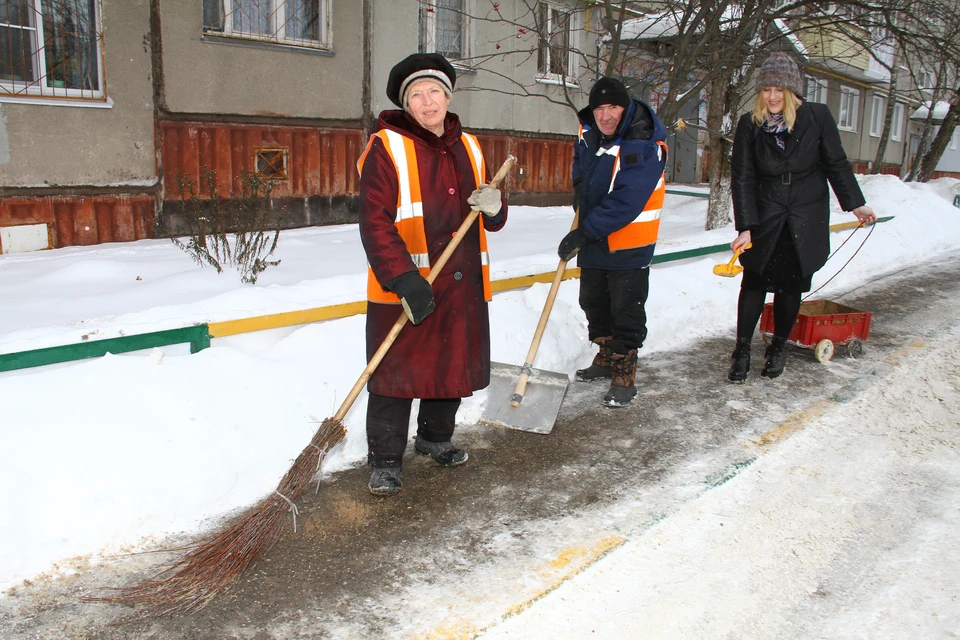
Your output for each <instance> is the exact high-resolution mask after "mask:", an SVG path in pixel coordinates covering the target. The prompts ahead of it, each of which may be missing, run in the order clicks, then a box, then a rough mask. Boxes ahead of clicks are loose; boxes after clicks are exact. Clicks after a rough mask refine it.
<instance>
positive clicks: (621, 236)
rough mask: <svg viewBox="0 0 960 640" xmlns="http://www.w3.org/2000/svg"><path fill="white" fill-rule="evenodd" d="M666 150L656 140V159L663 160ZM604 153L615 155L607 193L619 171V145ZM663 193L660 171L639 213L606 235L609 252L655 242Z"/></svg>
mask: <svg viewBox="0 0 960 640" xmlns="http://www.w3.org/2000/svg"><path fill="white" fill-rule="evenodd" d="M601 152H604V151H603V149H600V150H598V151H597V155H600V154H601ZM666 152H667V145H666V143H664V142H662V141H657V159H658V160H663V159H664V157H665V154H666ZM605 153H610V154H611V155H615V156H616V160H615V161H614V163H613V176H612V177H611V178H610V189H609V190H608V193H609V191H613V184H614V182H616V179H617V172H619V171H620V146H619V145H615V146H613V147H611V148H610V149H608V150H606V151H605ZM665 194H666V184H665V182H664V179H663V173H661V174H660V180H659V181H658V182H657V186H656V188H655V189H654V190H653V193H652V194H650V198H649V199H648V200H647V203H646V204H645V205H644V206H643V211H641V212H640V215H638V216H637V217H636V218H634V219H633V222H631V223H630V224H628V225H627V226H625V227H624V228H622V229H618V230H617V231H614V232H613V233H611V234H610V235H609V236H607V245H608V246H609V248H610V251H611V252H613V251H620V250H622V249H636V248H638V247H646V246H649V245H652V244H656V242H657V235H658V234H659V233H660V210H661V209H663V197H664V195H665Z"/></svg>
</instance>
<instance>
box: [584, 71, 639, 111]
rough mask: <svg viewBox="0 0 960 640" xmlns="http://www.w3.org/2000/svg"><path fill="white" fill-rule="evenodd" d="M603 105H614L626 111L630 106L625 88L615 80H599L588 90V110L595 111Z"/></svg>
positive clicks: (628, 95)
mask: <svg viewBox="0 0 960 640" xmlns="http://www.w3.org/2000/svg"><path fill="white" fill-rule="evenodd" d="M603 104H615V105H617V106H619V107H623V108H624V109H626V108H627V107H629V106H630V94H629V93H628V92H627V87H626V85H624V84H623V83H622V82H620V81H619V80H617V79H616V78H600V79H599V80H597V84H595V85H593V89H591V90H590V108H591V109H596V108H597V107H599V106H600V105H603Z"/></svg>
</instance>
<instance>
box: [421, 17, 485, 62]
mask: <svg viewBox="0 0 960 640" xmlns="http://www.w3.org/2000/svg"><path fill="white" fill-rule="evenodd" d="M459 2H460V9H454V11H459V12H460V15H461V25H460V30H461V31H460V33H461V36H460V37H461V40H460V55H459V56H458V57H452V56H449V55H448V54H447V52H442V51H441V52H440V53H442V54H443V55H444V56H446V57H447V58H448V59H449V60H450V62H451V63H452V64H453V65H454V66H457V67H462V68H464V69H467V68H469V67H470V62H469V60H470V57H471V50H472V45H473V42H472V40H473V39H472V37H471V31H472V29H471V27H472V25H471V20H470V0H459ZM419 4H420V18H419V20H420V21H421V23H420V24H419V25H418V36H417V40H418V50H419V51H420V52H421V53H436V52H437V44H436V43H437V11H436V5H437V0H420V2H419ZM425 9H427V10H425ZM429 9H433V11H430V10H429ZM424 20H425V22H423V21H424Z"/></svg>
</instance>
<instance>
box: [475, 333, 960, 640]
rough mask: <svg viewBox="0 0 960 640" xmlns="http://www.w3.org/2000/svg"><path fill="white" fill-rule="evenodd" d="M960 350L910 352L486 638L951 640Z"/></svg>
mask: <svg viewBox="0 0 960 640" xmlns="http://www.w3.org/2000/svg"><path fill="white" fill-rule="evenodd" d="M958 339H960V324H957V323H954V324H953V327H952V328H951V329H950V330H949V331H947V332H946V333H945V334H944V335H939V336H936V339H935V341H932V344H923V343H920V344H913V345H911V346H909V347H907V348H905V349H904V350H903V351H904V353H903V354H901V356H900V357H898V358H889V359H888V360H889V361H890V363H891V364H888V365H887V366H885V367H883V368H881V369H880V371H879V377H880V379H879V381H878V382H876V383H875V384H874V386H872V388H869V389H868V390H866V391H865V392H863V393H861V394H860V396H859V398H858V399H857V400H856V401H854V402H851V403H849V404H846V405H841V406H840V407H839V408H837V409H836V410H830V411H827V412H826V413H825V414H824V415H822V416H821V417H819V418H817V419H815V420H811V421H810V423H809V424H807V425H806V426H805V428H804V429H803V430H802V431H801V432H800V433H799V434H797V435H794V436H793V437H791V438H790V439H789V440H787V441H786V442H784V443H783V444H781V445H780V446H779V447H777V448H776V449H774V450H773V451H772V452H771V453H768V454H767V455H765V456H763V457H761V458H760V459H759V460H758V461H757V462H756V463H754V464H753V465H751V466H750V468H749V469H747V470H745V471H743V472H741V473H740V474H738V475H737V477H736V479H735V480H733V481H731V482H728V483H726V484H724V485H722V486H720V487H718V488H716V489H714V490H713V491H711V492H709V493H707V494H706V495H704V496H701V497H700V498H699V499H697V500H695V501H691V502H689V503H687V504H686V505H685V506H684V507H683V508H682V509H680V511H679V512H678V513H676V514H673V515H671V516H670V517H669V518H668V519H666V520H665V521H664V522H662V523H660V524H658V525H657V526H655V527H653V528H652V529H650V530H649V531H647V532H645V533H644V534H643V535H641V536H639V537H638V538H632V539H629V540H628V541H627V542H626V543H625V544H623V546H621V547H619V548H617V549H615V550H614V551H612V552H611V553H609V554H608V555H606V556H605V557H604V558H602V559H601V560H600V561H598V562H597V563H596V564H595V565H594V566H592V567H590V568H589V569H587V570H586V571H584V572H583V573H581V574H579V575H577V576H575V577H574V578H572V579H571V580H570V581H569V582H567V583H565V584H564V585H563V586H562V587H560V588H559V589H557V590H556V591H554V592H552V593H550V594H548V595H546V596H545V597H544V598H542V599H540V600H538V601H537V602H535V603H533V604H532V605H531V606H530V608H528V609H526V610H525V611H523V612H522V613H520V614H518V615H516V616H513V617H511V618H509V619H507V620H506V621H505V622H503V623H501V624H498V625H496V626H494V627H492V628H490V629H489V630H488V631H487V632H486V633H482V634H481V635H480V636H479V637H481V638H484V639H485V640H487V639H489V640H494V639H506V638H517V639H520V638H522V639H524V640H537V639H544V640H546V639H552V638H611V639H612V638H623V637H626V636H625V635H624V634H625V633H627V634H628V635H629V637H637V638H740V639H743V638H757V639H761V638H831V639H838V638H871V639H872V640H895V639H899V638H954V637H957V635H958V634H960V591H958V589H960V559H958V558H957V554H956V550H957V549H958V548H960V418H958V416H960V342H958ZM905 383H906V384H905ZM627 630H630V631H629V632H628V631H627Z"/></svg>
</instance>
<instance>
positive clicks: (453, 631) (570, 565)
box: [411, 534, 627, 640]
mask: <svg viewBox="0 0 960 640" xmlns="http://www.w3.org/2000/svg"><path fill="white" fill-rule="evenodd" d="M626 542H627V539H626V538H625V537H623V536H621V535H616V534H615V535H610V536H607V537H605V538H602V539H601V540H599V541H597V542H596V543H595V544H592V545H590V546H576V547H570V548H568V549H564V550H563V551H561V552H560V554H559V555H558V556H557V557H556V558H554V559H552V560H551V561H550V562H549V563H548V564H547V566H546V567H544V568H543V569H542V570H541V571H540V572H539V573H540V577H541V579H542V581H543V582H544V583H545V585H546V586H544V587H542V588H541V589H539V590H538V591H537V592H536V593H534V594H533V595H532V596H530V597H528V598H526V599H525V600H523V601H522V602H518V603H517V604H514V605H511V606H509V607H508V608H507V609H506V611H504V612H503V613H502V614H500V615H498V616H497V619H496V620H495V621H493V622H491V623H490V624H489V625H487V627H484V628H477V627H476V626H475V625H472V624H470V623H468V622H465V621H462V620H453V621H444V622H443V623H441V624H440V625H439V626H438V627H437V628H435V629H433V630H432V631H428V632H427V633H425V634H421V635H417V636H414V637H413V638H411V640H472V639H473V638H476V637H477V635H478V634H480V633H482V632H483V631H484V629H486V628H489V627H490V626H493V625H495V624H499V623H500V622H503V621H504V620H506V619H507V618H510V617H512V616H515V615H517V614H518V613H520V612H522V611H525V610H526V609H528V608H530V607H531V606H532V605H533V603H535V602H536V601H537V600H540V599H541V598H543V597H544V596H546V595H547V594H549V593H550V592H552V591H555V590H556V589H557V588H558V587H560V585H562V584H563V583H564V582H566V581H567V580H569V579H570V578H572V577H574V576H576V575H577V574H579V573H582V572H583V571H584V570H586V569H588V568H589V567H591V566H593V565H594V564H595V563H596V562H597V561H598V560H599V559H600V558H602V557H604V556H605V555H607V554H608V553H610V552H611V551H613V550H614V549H617V548H618V547H621V546H622V545H624V544H625V543H626Z"/></svg>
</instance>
